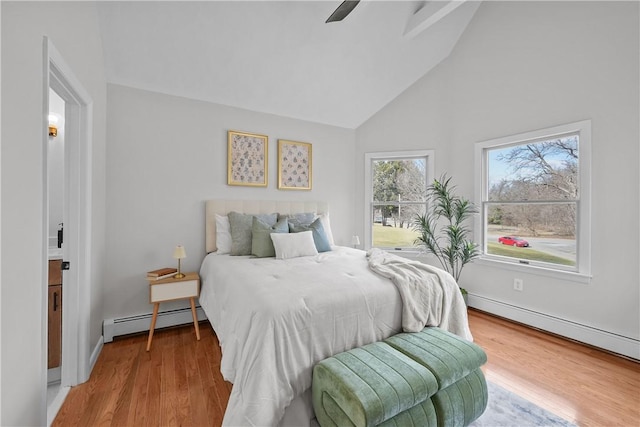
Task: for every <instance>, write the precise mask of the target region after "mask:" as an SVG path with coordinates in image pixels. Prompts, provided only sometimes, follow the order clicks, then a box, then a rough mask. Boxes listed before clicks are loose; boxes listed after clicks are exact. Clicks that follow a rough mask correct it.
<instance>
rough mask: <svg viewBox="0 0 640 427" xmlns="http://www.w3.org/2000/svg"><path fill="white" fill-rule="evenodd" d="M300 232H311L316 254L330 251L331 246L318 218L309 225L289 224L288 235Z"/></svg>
mask: <svg viewBox="0 0 640 427" xmlns="http://www.w3.org/2000/svg"><path fill="white" fill-rule="evenodd" d="M302 231H311V232H312V234H313V243H315V245H316V249H317V250H318V252H327V251H330V250H331V244H330V243H329V239H328V238H327V233H325V232H324V227H323V226H322V222H321V221H320V218H318V219H316V220H315V221H313V222H312V223H311V224H310V225H296V224H289V232H290V233H300V232H302Z"/></svg>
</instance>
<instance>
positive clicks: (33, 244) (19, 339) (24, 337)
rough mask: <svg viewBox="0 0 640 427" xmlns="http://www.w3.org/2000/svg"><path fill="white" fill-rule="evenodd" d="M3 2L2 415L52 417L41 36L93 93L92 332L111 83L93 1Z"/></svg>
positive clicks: (97, 305)
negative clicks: (48, 374) (49, 414)
mask: <svg viewBox="0 0 640 427" xmlns="http://www.w3.org/2000/svg"><path fill="white" fill-rule="evenodd" d="M0 7H2V273H1V277H2V307H1V317H2V322H1V324H2V333H1V335H2V358H1V360H2V365H1V366H0V369H1V370H2V385H1V388H2V408H1V411H2V418H1V419H0V424H1V425H43V424H45V422H46V400H45V391H46V357H45V355H46V342H45V341H44V339H43V331H42V328H43V325H45V320H46V312H45V308H46V307H42V305H41V303H42V301H44V299H43V293H44V294H45V295H46V287H45V286H46V283H43V277H44V270H43V269H44V265H43V254H44V238H43V236H44V234H43V233H44V229H43V228H44V224H43V218H44V216H43V215H44V209H45V206H43V200H44V199H43V192H44V191H45V189H44V188H43V184H44V176H43V174H44V168H43V159H44V155H45V146H44V144H43V135H44V133H43V132H44V129H43V124H44V117H43V113H42V105H43V88H42V82H43V69H44V67H43V36H45V35H46V36H49V38H50V39H51V40H52V41H53V43H54V44H55V46H56V47H57V49H58V50H59V51H60V53H61V54H62V56H63V57H64V58H65V60H66V62H67V63H68V64H69V65H70V66H71V68H72V69H73V70H74V72H75V73H76V76H77V77H78V78H79V80H80V81H81V82H82V83H83V85H84V86H85V88H86V89H87V91H88V92H89V93H90V95H91V96H92V98H93V101H94V110H93V111H94V117H93V126H94V135H93V143H94V146H93V173H94V174H93V180H92V190H93V196H92V197H93V204H94V205H93V209H92V225H93V229H92V238H93V245H94V246H93V257H94V258H93V265H92V268H93V277H92V280H91V283H86V284H85V286H89V287H91V297H92V310H91V321H90V325H89V327H90V330H91V339H90V345H91V347H92V348H93V346H95V345H96V343H97V342H98V340H99V337H100V335H101V321H102V312H101V302H100V300H99V296H100V293H101V275H102V263H103V261H102V260H103V257H104V227H105V217H104V197H105V181H104V151H105V148H104V144H105V137H104V135H105V130H104V129H105V114H106V109H105V102H106V87H105V78H104V65H103V63H102V46H101V42H100V35H99V33H98V31H97V29H98V22H97V17H96V11H95V5H94V4H93V3H85V2H72V3H49V2H42V3H38V2H23V3H18V2H5V1H3V2H1V4H0Z"/></svg>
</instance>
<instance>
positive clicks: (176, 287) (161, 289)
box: [147, 273, 200, 351]
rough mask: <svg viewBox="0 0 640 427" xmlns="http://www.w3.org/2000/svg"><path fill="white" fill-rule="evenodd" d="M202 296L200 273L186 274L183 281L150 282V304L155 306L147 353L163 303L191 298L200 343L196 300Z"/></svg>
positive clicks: (192, 312)
mask: <svg viewBox="0 0 640 427" xmlns="http://www.w3.org/2000/svg"><path fill="white" fill-rule="evenodd" d="M198 296H200V276H199V275H198V273H185V275H184V277H183V278H181V279H176V278H175V277H170V278H168V279H161V280H153V281H149V302H150V303H151V304H153V318H152V319H151V328H150V329H149V340H148V341H147V351H149V349H150V348H151V340H152V339H153V331H154V329H155V328H156V319H157V318H158V309H159V308H160V303H161V302H166V301H174V300H179V299H186V298H189V301H191V314H192V315H193V326H194V327H195V328H196V337H197V338H198V341H200V328H199V327H198V316H197V314H196V303H195V300H194V298H197V297H198Z"/></svg>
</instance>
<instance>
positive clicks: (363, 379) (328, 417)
mask: <svg viewBox="0 0 640 427" xmlns="http://www.w3.org/2000/svg"><path fill="white" fill-rule="evenodd" d="M437 390H438V384H437V381H436V379H435V378H434V377H433V374H431V373H430V372H429V370H428V369H425V368H424V367H423V366H421V365H419V364H418V363H416V362H414V361H413V360H411V359H410V358H408V357H406V356H404V355H403V354H402V353H399V352H397V351H395V350H394V349H393V348H391V347H390V346H388V345H386V344H384V343H381V342H379V343H373V344H369V345H366V346H364V347H361V348H356V349H353V350H350V351H347V352H344V353H340V354H337V355H335V356H333V357H330V358H329V359H326V360H323V361H322V362H320V363H318V364H317V365H316V366H315V367H314V369H313V382H312V395H313V406H314V409H315V413H316V417H317V419H318V422H319V423H320V425H322V426H329V425H340V426H342V425H349V424H353V425H355V426H376V425H378V424H380V423H382V422H384V421H387V420H389V419H391V418H393V417H394V416H396V415H398V414H400V413H402V412H404V411H406V410H408V409H410V408H413V407H414V406H416V405H418V404H419V403H421V402H424V401H425V400H427V399H428V398H429V397H430V396H432V395H433V394H435V393H436V392H437ZM346 420H349V422H348V423H347V421H346Z"/></svg>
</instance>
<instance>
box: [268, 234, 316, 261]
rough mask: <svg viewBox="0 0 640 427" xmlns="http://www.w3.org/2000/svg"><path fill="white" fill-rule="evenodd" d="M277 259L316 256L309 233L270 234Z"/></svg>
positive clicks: (314, 246) (311, 236)
mask: <svg viewBox="0 0 640 427" xmlns="http://www.w3.org/2000/svg"><path fill="white" fill-rule="evenodd" d="M271 240H273V247H274V248H275V250H276V258H277V259H289V258H296V257H301V256H312V255H318V251H317V250H316V245H315V244H314V243H313V234H312V233H311V231H303V232H302V233H295V234H278V233H271Z"/></svg>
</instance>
